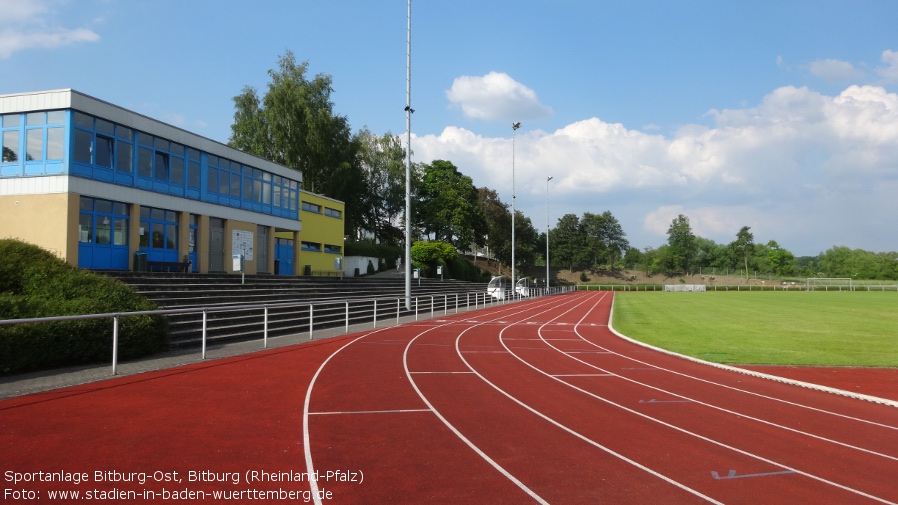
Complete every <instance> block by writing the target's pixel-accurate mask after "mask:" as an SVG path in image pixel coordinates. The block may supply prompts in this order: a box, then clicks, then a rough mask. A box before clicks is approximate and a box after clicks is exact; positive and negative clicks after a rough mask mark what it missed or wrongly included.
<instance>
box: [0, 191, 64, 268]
mask: <svg viewBox="0 0 898 505" xmlns="http://www.w3.org/2000/svg"><path fill="white" fill-rule="evenodd" d="M0 215H2V222H3V224H2V228H0V230H2V231H0V237H2V238H14V239H19V240H22V241H24V242H29V243H32V244H39V245H40V246H41V247H43V248H44V249H47V250H48V251H50V252H52V253H53V254H55V255H56V256H58V257H59V258H61V259H63V260H66V261H67V262H68V263H69V264H71V265H73V266H78V248H77V238H76V237H73V235H74V233H72V232H73V231H74V230H75V229H77V226H78V221H77V219H73V218H72V216H77V215H78V199H77V198H72V196H71V195H69V194H67V193H57V194H49V195H42V194H37V195H28V194H19V195H5V196H0ZM71 238H74V240H70V239H71Z"/></svg>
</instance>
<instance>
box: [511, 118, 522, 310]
mask: <svg viewBox="0 0 898 505" xmlns="http://www.w3.org/2000/svg"><path fill="white" fill-rule="evenodd" d="M520 127H521V123H512V124H511V297H512V299H514V297H515V295H516V294H517V292H518V287H517V286H516V285H515V281H514V266H515V262H514V214H515V210H514V200H515V191H514V141H515V137H516V136H517V131H518V128H520Z"/></svg>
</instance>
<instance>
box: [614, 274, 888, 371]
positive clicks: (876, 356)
mask: <svg viewBox="0 0 898 505" xmlns="http://www.w3.org/2000/svg"><path fill="white" fill-rule="evenodd" d="M614 328H615V329H616V330H617V331H619V332H621V333H623V334H624V335H627V336H628V337H631V338H634V339H637V340H640V341H642V342H646V343H649V344H652V345H655V346H658V347H661V348H664V349H669V350H672V351H676V352H678V353H681V354H686V355H689V356H694V357H697V358H701V359H704V360H708V361H714V362H717V363H728V364H744V365H747V364H759V365H817V366H863V367H898V295H896V294H895V293H894V292H865V291H864V292H858V291H856V292H799V291H794V292H783V291H779V292H776V291H774V292H770V291H765V292H737V293H733V292H705V293H663V292H645V293H617V294H616V295H615V301H614Z"/></svg>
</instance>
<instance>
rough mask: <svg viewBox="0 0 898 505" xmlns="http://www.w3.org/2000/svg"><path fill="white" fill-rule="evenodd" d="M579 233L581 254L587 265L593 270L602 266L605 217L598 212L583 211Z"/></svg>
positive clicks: (604, 248)
mask: <svg viewBox="0 0 898 505" xmlns="http://www.w3.org/2000/svg"><path fill="white" fill-rule="evenodd" d="M579 228H580V234H581V235H582V238H581V240H582V242H583V256H584V258H585V260H586V265H585V266H587V267H589V268H591V269H593V270H599V269H601V268H602V266H601V265H602V263H603V260H604V259H605V256H606V253H607V247H606V246H605V240H604V238H605V237H604V228H605V218H604V216H602V215H599V214H593V213H591V212H584V213H583V217H581V218H580V226H579Z"/></svg>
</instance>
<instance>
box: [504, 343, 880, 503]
mask: <svg viewBox="0 0 898 505" xmlns="http://www.w3.org/2000/svg"><path fill="white" fill-rule="evenodd" d="M543 338H544V339H546V337H543ZM546 340H548V339H546ZM546 343H547V345H549V346H554V345H559V344H560V345H568V346H573V347H572V348H570V349H568V350H567V354H566V356H568V357H570V358H571V359H572V360H576V361H578V362H581V363H584V364H587V362H588V360H591V359H592V360H602V359H608V358H609V357H611V358H612V359H613V358H614V357H615V355H613V354H609V353H605V352H603V351H604V350H599V351H598V352H592V353H589V352H584V351H582V350H580V349H578V348H577V347H578V344H579V343H578V342H576V341H575V340H572V339H565V338H562V339H557V342H554V343H553V342H546ZM522 351H523V352H530V355H531V356H532V359H533V360H534V361H537V362H539V363H543V362H544V360H545V358H544V356H545V355H546V353H544V352H542V353H540V352H533V348H532V347H531V348H526V349H522ZM525 361H526V360H525ZM555 361H557V360H555ZM536 368H539V367H536ZM605 368H609V367H605ZM656 371H657V369H651V368H648V369H645V370H643V371H640V372H638V373H643V374H649V375H651V374H653V373H654V372H656ZM594 372H598V373H610V374H611V375H613V376H615V377H621V376H620V375H619V374H617V373H615V371H614V370H605V369H603V368H599V367H596V369H595V370H594ZM634 373H636V372H634ZM547 375H550V376H551V375H553V374H550V373H548V372H547ZM555 375H556V376H557V375H558V374H555ZM654 375H657V374H656V373H655V374H654ZM568 380H571V379H568ZM573 380H577V379H573ZM589 380H590V379H588V378H581V379H579V382H585V381H589ZM603 382H608V381H603ZM637 384H638V383H637ZM626 386H627V384H623V385H622V384H617V385H615V387H613V388H606V390H607V393H605V394H610V395H612V396H614V395H617V397H618V398H620V399H621V400H619V401H622V402H624V403H626V402H628V401H631V398H632V396H630V395H632V394H634V393H636V394H638V393H639V391H638V389H639V388H629V389H630V390H632V391H629V390H628V388H627V387H626ZM584 392H586V393H588V391H587V390H584ZM596 397H597V398H601V397H600V396H599V395H596ZM682 400H683V397H681V396H678V397H675V398H674V399H668V400H664V399H662V400H660V402H662V403H665V404H666V403H673V402H676V403H686V404H687V405H688V404H694V402H682ZM651 403H654V402H651ZM647 406H651V407H652V408H654V409H655V410H656V411H657V410H658V405H657V404H652V405H650V402H646V405H644V407H647ZM691 406H692V405H688V406H687V407H683V406H679V405H678V406H676V409H679V410H683V409H687V408H689V407H691ZM671 408H673V407H671ZM668 410H670V408H669V409H668ZM701 416H706V413H702V412H696V413H693V414H692V415H686V416H685V417H683V416H682V415H681V416H680V417H681V418H684V419H687V420H693V421H696V420H701V419H702V417H701ZM669 417H670V416H669ZM672 417H673V418H674V419H676V418H677V417H678V416H676V415H674V416H672ZM733 419H735V420H736V421H735V423H736V424H738V423H743V424H745V419H744V417H743V416H734V417H733ZM679 422H680V423H682V421H679ZM723 423H726V424H723ZM674 424H675V423H672V425H674ZM708 424H709V425H714V423H708ZM733 424H734V421H732V420H729V419H726V418H724V419H721V420H720V422H719V423H718V426H720V425H722V426H725V427H726V428H724V429H718V430H717V433H715V434H714V435H713V437H708V438H711V439H714V440H717V439H723V440H728V439H730V440H732V439H734V437H733V436H731V432H736V433H740V427H739V426H738V425H737V426H733ZM702 427H703V423H702V422H701V421H697V422H693V423H692V425H691V426H690V430H693V431H692V432H701V431H702V429H701V428H702ZM764 428H765V429H766V428H771V427H770V426H765V427H764ZM742 429H743V430H744V432H746V433H753V434H755V433H758V432H763V431H764V430H763V429H761V430H758V429H757V427H756V426H750V425H749V426H743V427H742ZM705 431H707V429H705ZM769 431H770V433H769V434H768V435H767V436H764V437H756V438H757V440H756V441H755V442H756V443H759V444H761V445H765V444H766V445H768V446H770V445H774V446H776V445H778V444H771V443H770V441H771V440H776V437H778V436H779V437H782V436H783V435H782V433H781V430H777V429H773V430H769ZM697 434H698V433H697ZM714 437H717V438H714ZM735 438H738V437H735ZM785 438H786V439H788V438H789V437H788V436H787V437H785ZM826 449H827V450H830V451H832V449H831V448H829V447H827V448H826ZM816 450H817V451H819V450H820V448H819V447H817V448H816ZM837 452H838V451H837ZM746 453H750V452H748V451H746ZM815 454H819V452H815V450H813V449H809V452H806V453H805V454H804V456H805V457H806V458H807V459H810V460H813V459H814V456H815ZM835 456H839V454H835ZM865 456H866V455H865ZM842 458H844V461H840V463H842V464H840V465H836V466H838V467H839V468H837V469H836V470H835V471H834V472H829V474H830V476H831V477H833V478H836V480H838V477H841V476H842V475H841V473H840V472H846V471H848V470H849V469H850V470H853V471H854V473H853V475H854V479H855V480H856V481H860V482H862V483H863V484H864V485H866V486H868V487H870V488H872V489H877V490H878V492H881V493H886V494H887V495H888V488H889V486H883V485H882V483H883V480H882V479H881V477H880V476H879V475H878V474H877V471H878V472H880V473H881V472H885V473H887V474H888V473H890V470H891V469H890V468H889V466H890V465H889V463H891V461H887V462H886V463H883V462H882V461H877V462H875V463H874V468H872V469H871V468H870V465H869V463H867V465H866V466H865V464H864V463H866V460H865V459H864V458H863V457H858V455H857V454H856V453H854V452H851V451H849V452H847V453H844V452H843V454H842ZM852 458H855V461H854V462H853V464H852ZM858 469H860V470H861V471H858ZM864 469H868V470H877V471H873V472H871V474H872V475H874V477H872V479H867V480H865V479H864V478H863V477H864V475H865V474H864V471H863V470H864ZM797 471H800V470H797ZM807 475H808V476H811V477H814V478H818V479H820V477H818V476H815V475H813V474H812V473H807ZM823 480H825V479H823ZM827 482H832V483H833V484H834V485H837V486H838V485H839V484H838V483H837V482H833V481H827ZM877 485H879V488H877V487H876V486H877ZM844 487H845V488H850V486H847V485H846V486H844Z"/></svg>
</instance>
